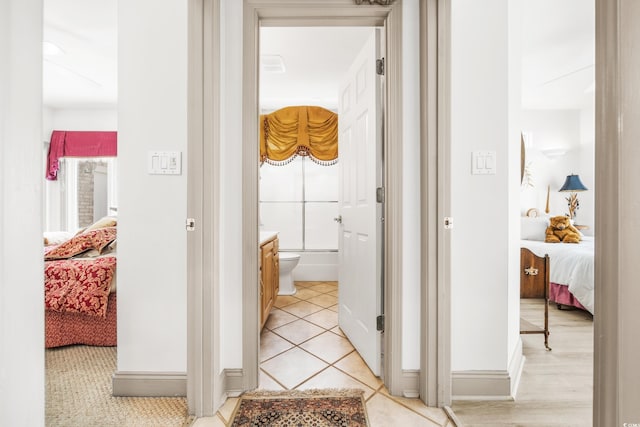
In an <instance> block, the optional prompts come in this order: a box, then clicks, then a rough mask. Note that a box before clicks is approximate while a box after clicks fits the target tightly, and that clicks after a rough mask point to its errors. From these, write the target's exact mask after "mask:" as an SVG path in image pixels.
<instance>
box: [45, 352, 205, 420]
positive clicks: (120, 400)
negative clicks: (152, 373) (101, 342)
mask: <svg viewBox="0 0 640 427" xmlns="http://www.w3.org/2000/svg"><path fill="white" fill-rule="evenodd" d="M115 370H116V348H115V347H90V346H68V347H60V348H54V349H48V350H46V413H45V419H46V425H47V426H49V427H84V426H88V427H92V426H109V427H110V426H118V427H121V426H132V427H133V426H136V427H138V426H139V427H147V426H149V427H151V426H153V427H156V426H162V427H173V426H175V427H186V426H189V425H190V424H191V422H192V421H193V419H192V418H190V417H189V416H188V411H187V402H186V399H185V398H173V397H172V398H168V397H113V396H111V376H112V374H113V373H114V372H115Z"/></svg>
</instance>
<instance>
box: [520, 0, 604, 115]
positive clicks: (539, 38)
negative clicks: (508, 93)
mask: <svg viewBox="0 0 640 427" xmlns="http://www.w3.org/2000/svg"><path fill="white" fill-rule="evenodd" d="M594 64H595V2H594V0H562V1H557V0H526V1H524V2H523V22H522V105H523V107H524V108H527V109H537V108H539V109H548V108H554V109H580V108H582V107H585V106H586V105H588V103H592V102H593V99H594V94H595V90H594V89H595V85H594V81H595V80H594V77H595V69H594Z"/></svg>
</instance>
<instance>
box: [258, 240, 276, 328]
mask: <svg viewBox="0 0 640 427" xmlns="http://www.w3.org/2000/svg"><path fill="white" fill-rule="evenodd" d="M273 246H274V245H273V241H271V242H269V243H266V244H265V245H263V246H262V260H261V261H262V274H261V279H262V304H261V309H262V312H261V313H260V314H261V316H260V319H261V320H260V325H261V326H263V325H264V323H265V322H266V321H267V317H268V316H269V311H270V310H271V307H272V306H273V300H274V294H273V277H274V276H273V275H274V252H273Z"/></svg>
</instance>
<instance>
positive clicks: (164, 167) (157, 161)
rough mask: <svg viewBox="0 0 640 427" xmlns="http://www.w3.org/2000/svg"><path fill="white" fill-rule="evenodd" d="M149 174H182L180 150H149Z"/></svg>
mask: <svg viewBox="0 0 640 427" xmlns="http://www.w3.org/2000/svg"><path fill="white" fill-rule="evenodd" d="M148 164H149V175H180V174H182V153H181V152H180V151H149V161H148Z"/></svg>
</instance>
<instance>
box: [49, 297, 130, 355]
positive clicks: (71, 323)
mask: <svg viewBox="0 0 640 427" xmlns="http://www.w3.org/2000/svg"><path fill="white" fill-rule="evenodd" d="M116 308H117V304H116V293H115V292H114V293H112V294H110V295H109V302H108V304H107V315H106V317H104V318H103V317H98V316H89V315H86V314H81V313H60V312H57V311H51V310H45V312H44V317H45V347H46V348H52V347H62V346H65V345H73V344H85V345H95V346H102V347H113V346H116V345H117V314H116V313H117V311H116Z"/></svg>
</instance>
